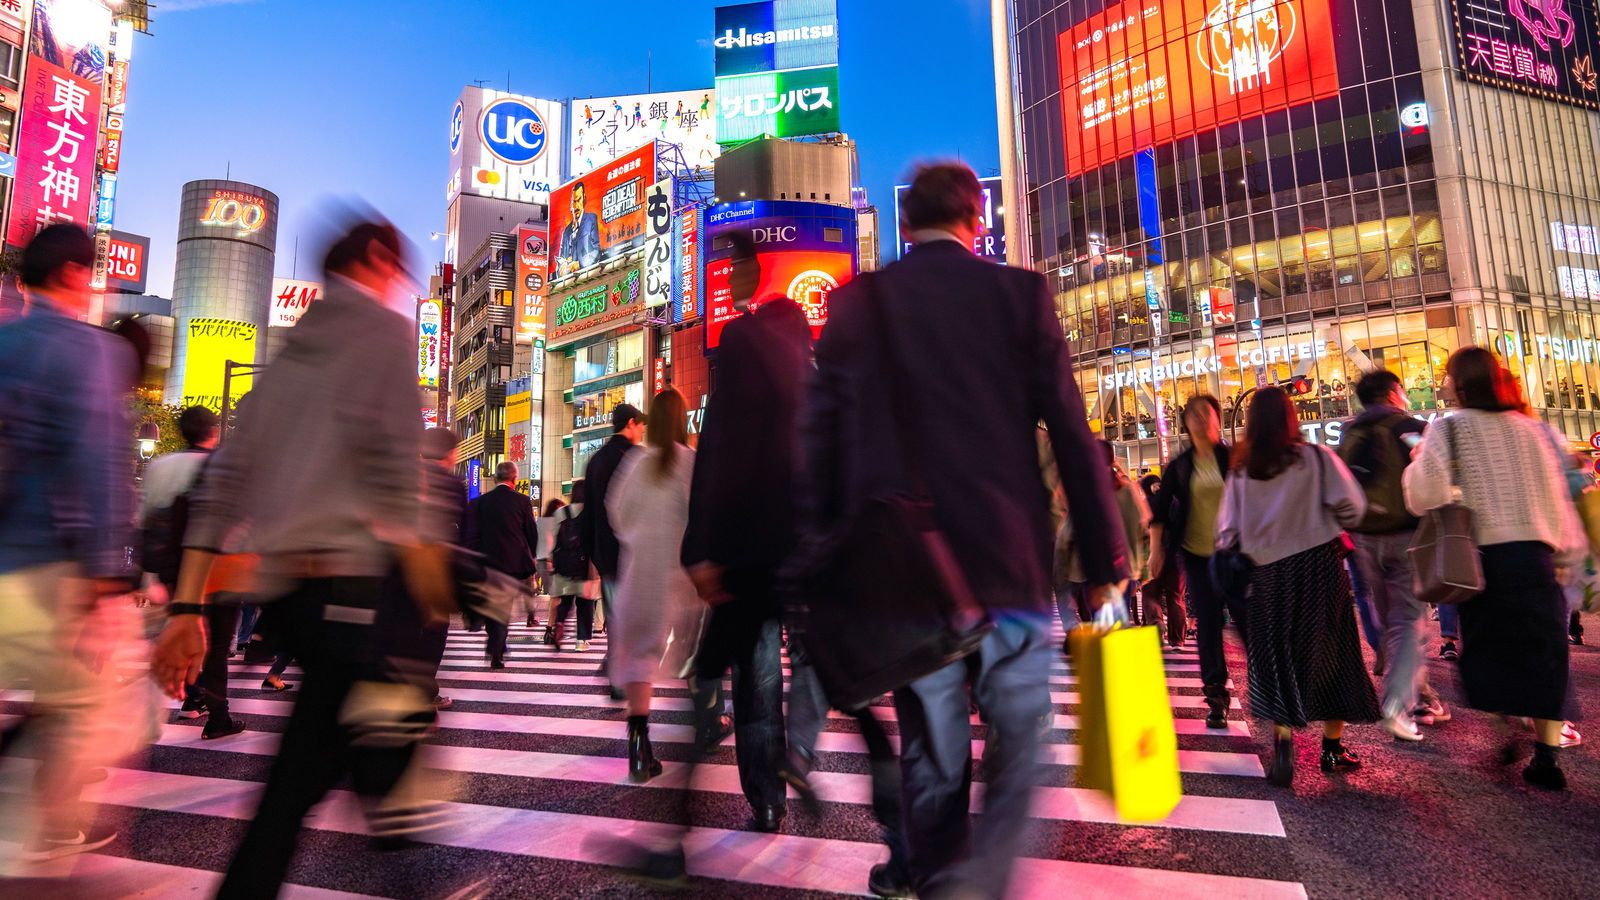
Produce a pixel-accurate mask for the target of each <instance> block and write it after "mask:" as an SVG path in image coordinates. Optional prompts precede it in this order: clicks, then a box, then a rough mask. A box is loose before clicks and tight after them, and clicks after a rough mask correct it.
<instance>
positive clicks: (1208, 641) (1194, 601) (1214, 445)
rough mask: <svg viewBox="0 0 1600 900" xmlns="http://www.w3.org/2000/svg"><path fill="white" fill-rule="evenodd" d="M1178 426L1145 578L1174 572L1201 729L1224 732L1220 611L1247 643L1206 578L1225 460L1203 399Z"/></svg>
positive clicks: (1218, 422)
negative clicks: (1179, 438)
mask: <svg viewBox="0 0 1600 900" xmlns="http://www.w3.org/2000/svg"><path fill="white" fill-rule="evenodd" d="M1183 426H1184V430H1186V431H1187V432H1188V433H1189V449H1187V450H1185V451H1184V452H1182V453H1180V454H1178V455H1177V456H1176V457H1174V458H1173V460H1172V462H1170V463H1168V464H1167V471H1166V474H1164V475H1163V476H1162V478H1161V490H1160V492H1159V493H1158V494H1157V495H1156V506H1155V509H1154V510H1152V515H1151V520H1150V544H1151V555H1150V578H1151V580H1154V581H1160V580H1162V579H1163V577H1168V578H1170V577H1171V575H1170V574H1169V570H1171V569H1181V570H1182V574H1183V581H1184V585H1185V588H1186V590H1187V592H1188V604H1187V605H1188V613H1189V615H1192V616H1194V619H1195V642H1196V643H1197V644H1198V645H1199V650H1200V680H1201V682H1202V684H1203V686H1204V690H1205V697H1206V705H1207V706H1209V707H1210V713H1209V714H1208V715H1207V716H1206V727H1207V728H1224V727H1226V726H1227V724H1228V720H1227V717H1228V707H1229V706H1230V705H1231V703H1232V701H1233V696H1232V694H1231V693H1230V692H1229V690H1228V662H1227V659H1226V657H1225V656H1224V655H1223V651H1222V625H1223V619H1224V617H1223V610H1224V608H1226V609H1227V611H1228V612H1230V613H1232V614H1233V621H1234V624H1236V625H1238V626H1239V637H1240V638H1242V639H1243V640H1244V641H1245V643H1246V644H1248V643H1249V641H1250V636H1249V634H1248V631H1249V627H1248V626H1249V620H1248V617H1247V615H1246V611H1245V609H1244V606H1243V605H1242V604H1240V603H1238V602H1237V601H1235V600H1234V599H1232V598H1228V597H1224V596H1222V594H1221V593H1220V592H1218V591H1216V590H1213V589H1212V586H1211V576H1210V575H1209V574H1208V572H1209V570H1210V565H1211V554H1212V552H1213V551H1214V550H1215V549H1216V544H1217V510H1218V508H1219V507H1220V506H1221V503H1222V487H1223V482H1224V476H1225V475H1226V473H1227V471H1228V465H1229V463H1230V462H1231V460H1232V456H1231V451H1230V450H1229V448H1228V445H1226V444H1224V443H1222V404H1220V403H1218V402H1217V398H1215V397H1212V396H1210V395H1208V394H1195V395H1194V396H1193V397H1190V398H1189V400H1188V402H1187V403H1185V404H1184V405H1183ZM1168 583H1170V582H1168Z"/></svg>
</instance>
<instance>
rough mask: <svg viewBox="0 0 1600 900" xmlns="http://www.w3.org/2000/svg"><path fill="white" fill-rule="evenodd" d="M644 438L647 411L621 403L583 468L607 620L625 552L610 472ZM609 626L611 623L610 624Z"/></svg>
mask: <svg viewBox="0 0 1600 900" xmlns="http://www.w3.org/2000/svg"><path fill="white" fill-rule="evenodd" d="M642 440H644V413H642V412H640V411H639V408H638V407H637V406H634V405H633V404H631V403H619V404H617V405H616V408H614V409H612V410H611V440H609V441H606V444H605V446H604V447H601V448H600V449H599V450H597V451H595V454H594V456H592V457H590V458H589V466H588V468H587V469H585V470H584V473H583V480H584V484H585V485H586V486H587V487H586V488H585V492H586V498H585V502H584V504H583V513H582V518H581V519H579V522H578V527H579V531H580V533H581V534H582V535H583V549H584V552H585V553H587V554H588V555H589V559H590V560H591V561H593V563H594V568H595V571H597V572H599V573H600V606H601V609H603V610H604V611H605V617H606V621H608V622H609V621H610V620H611V598H612V596H613V595H614V594H615V593H616V589H617V562H618V557H619V556H620V555H621V553H622V549H621V547H620V546H619V545H618V544H617V535H616V532H614V531H612V530H611V520H610V518H609V517H608V516H607V515H606V494H607V492H608V491H609V490H610V489H611V476H612V475H615V474H616V472H617V467H619V466H621V465H622V458H623V457H624V456H627V455H628V453H630V452H631V451H632V450H633V449H634V448H636V447H638V446H639V442H640V441H642ZM608 627H609V626H608ZM610 648H611V644H610V642H609V641H608V642H607V643H606V658H605V660H604V661H603V662H602V663H601V665H600V674H602V675H604V674H605V673H606V672H608V671H610V668H611V649H610ZM611 697H612V699H614V700H621V699H622V692H621V691H619V690H617V688H616V687H612V689H611Z"/></svg>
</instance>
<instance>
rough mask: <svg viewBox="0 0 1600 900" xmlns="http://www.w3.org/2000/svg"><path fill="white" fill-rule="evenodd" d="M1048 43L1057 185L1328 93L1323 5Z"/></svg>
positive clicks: (1090, 26) (1080, 30)
mask: <svg viewBox="0 0 1600 900" xmlns="http://www.w3.org/2000/svg"><path fill="white" fill-rule="evenodd" d="M1057 43H1058V45H1059V58H1060V67H1061V68H1060V78H1061V102H1062V107H1063V108H1062V127H1063V129H1064V131H1065V141H1064V143H1065V147H1066V163H1067V176H1068V177H1073V176H1076V175H1080V174H1082V173H1084V172H1087V171H1089V170H1090V169H1094V168H1096V167H1098V166H1101V165H1104V164H1106V163H1109V162H1114V161H1116V160H1119V159H1122V158H1124V157H1128V156H1132V155H1133V154H1134V153H1135V152H1136V151H1138V150H1140V149H1143V148H1145V147H1150V146H1155V145H1160V144H1166V143H1169V142H1171V141H1175V140H1177V139H1179V138H1183V137H1188V136H1189V135H1192V134H1197V133H1199V132H1202V131H1208V130H1210V129H1213V128H1217V127H1219V126H1222V125H1226V124H1229V123H1231V122H1238V121H1240V120H1242V119H1248V118H1253V117H1256V116H1260V115H1263V114H1265V113H1269V112H1273V111H1276V110H1280V109H1287V108H1289V107H1291V106H1298V105H1300V104H1303V103H1309V102H1311V101H1313V100H1320V99H1322V98H1324V97H1332V96H1334V95H1336V94H1338V92H1339V72H1338V69H1337V67H1336V64H1335V60H1334V49H1333V28H1332V24H1331V20H1330V18H1329V13H1328V0H1276V2H1274V0H1254V2H1247V0H1221V2H1218V0H1123V2H1121V3H1116V4H1113V5H1112V6H1110V7H1108V8H1106V9H1105V11H1103V12H1101V13H1098V14H1097V15H1094V16H1091V17H1089V18H1087V19H1085V20H1083V21H1081V22H1079V23H1077V24H1076V25H1073V26H1072V27H1071V28H1069V29H1067V30H1066V31H1063V32H1061V34H1060V36H1059V37H1058V39H1057ZM718 87H719V89H720V87H721V85H718Z"/></svg>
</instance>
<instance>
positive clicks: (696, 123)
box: [568, 88, 719, 175]
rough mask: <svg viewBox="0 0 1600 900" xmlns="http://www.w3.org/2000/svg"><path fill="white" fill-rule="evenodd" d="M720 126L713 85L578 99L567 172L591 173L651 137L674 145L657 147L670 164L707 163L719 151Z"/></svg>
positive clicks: (693, 165) (691, 167)
mask: <svg viewBox="0 0 1600 900" xmlns="http://www.w3.org/2000/svg"><path fill="white" fill-rule="evenodd" d="M716 125H717V108H716V92H715V91H713V90H711V89H710V88H707V89H705V90H701V91H675V92H672V93H665V94H632V95H629V96H626V97H594V98H590V99H588V100H574V101H572V141H571V164H572V167H571V169H569V170H568V171H570V172H571V173H572V174H573V175H581V174H583V173H584V172H589V171H592V170H593V169H594V168H595V167H597V166H603V165H605V164H606V163H609V162H611V161H612V160H614V159H616V158H617V157H619V156H621V155H623V154H624V153H628V152H629V151H632V150H637V149H639V148H640V147H643V146H644V145H645V144H648V143H650V142H651V141H652V140H654V141H659V142H661V144H663V145H670V146H662V147H660V148H659V150H658V153H659V155H660V157H661V162H662V163H663V164H666V165H668V166H669V167H673V168H675V167H678V166H680V165H681V166H682V167H683V168H686V169H689V170H694V169H699V168H702V167H705V166H709V165H711V163H712V162H713V161H714V160H716V158H717V153H718V152H719V148H718V147H717V132H716ZM677 154H682V158H681V159H678V158H677Z"/></svg>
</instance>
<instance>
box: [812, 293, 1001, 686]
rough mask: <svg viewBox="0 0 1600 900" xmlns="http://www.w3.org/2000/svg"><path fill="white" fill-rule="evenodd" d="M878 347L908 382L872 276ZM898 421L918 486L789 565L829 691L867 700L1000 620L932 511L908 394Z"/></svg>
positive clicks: (868, 297)
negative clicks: (982, 598) (975, 586)
mask: <svg viewBox="0 0 1600 900" xmlns="http://www.w3.org/2000/svg"><path fill="white" fill-rule="evenodd" d="M862 300H863V302H866V303H869V304H871V307H870V308H871V311H872V317H871V321H872V327H873V328H874V329H875V330H876V331H877V341H876V342H875V343H876V347H875V349H876V351H877V353H878V355H879V359H880V360H881V361H882V365H883V366H884V367H885V368H886V369H887V374H888V377H887V378H885V379H884V381H883V384H884V385H885V386H886V387H887V389H888V390H889V391H891V392H896V393H897V392H898V391H899V390H900V389H901V387H902V382H901V377H900V371H901V370H900V366H899V365H898V363H897V360H896V357H895V353H894V344H893V341H891V340H890V338H889V334H890V333H889V330H888V324H887V323H888V318H887V315H886V313H885V310H884V309H883V297H882V296H881V295H880V294H879V292H878V291H877V290H876V284H875V283H874V282H873V281H869V282H868V284H867V290H866V292H865V294H864V296H863V298H862ZM890 406H891V408H892V409H893V410H894V427H895V428H896V430H897V431H898V432H899V434H898V435H897V438H898V441H897V443H898V444H899V445H900V455H901V458H902V463H903V466H904V471H905V472H906V473H907V474H908V475H909V478H910V484H911V488H910V490H904V491H903V490H899V489H891V490H885V491H881V492H879V493H876V494H873V495H872V496H870V497H868V498H867V500H866V501H865V502H864V503H863V504H862V505H861V506H860V508H859V509H858V510H856V511H855V512H854V513H853V514H852V515H851V516H850V517H849V518H847V519H846V520H845V521H844V522H843V523H842V524H841V525H840V526H839V527H838V528H836V529H834V531H833V532H832V533H830V534H828V535H826V536H824V537H822V538H821V539H820V540H819V541H816V542H814V543H813V545H811V546H809V547H803V548H802V550H801V551H800V553H799V554H798V555H797V557H796V559H795V560H794V561H792V562H791V564H790V566H788V567H787V571H786V573H785V578H786V581H788V588H787V590H788V591H789V593H790V609H789V612H790V616H789V621H790V623H791V626H792V627H793V629H794V630H797V631H798V632H799V636H800V639H801V641H802V643H803V646H804V650H805V654H806V656H807V658H808V659H809V660H810V662H811V665H812V666H813V667H814V668H815V670H816V673H817V677H818V679H819V680H820V681H821V682H822V687H823V690H824V691H825V692H826V693H827V696H828V701H829V702H830V703H831V704H833V706H835V707H837V708H839V709H843V710H854V709H860V708H861V707H864V706H866V705H867V704H868V703H870V702H872V700H874V699H876V698H877V697H880V696H882V695H883V694H886V693H889V692H891V691H894V690H896V689H898V688H902V687H905V686H906V685H908V684H910V683H911V682H913V681H916V680H917V679H919V678H922V677H923V676H926V675H931V674H932V673H934V672H936V671H938V670H940V669H942V668H944V667H945V666H948V665H950V664H951V663H953V662H956V661H958V660H961V659H964V658H965V657H967V656H969V655H971V654H972V653H973V652H975V651H976V650H977V649H978V646H979V644H981V643H982V642H983V639H984V637H985V636H987V635H988V634H989V632H990V631H992V630H993V629H994V622H993V620H991V619H990V618H989V616H988V614H987V613H986V612H985V611H984V609H983V607H982V605H981V604H979V603H978V601H977V599H976V596H975V595H974V594H973V592H972V588H971V586H970V585H969V584H968V583H967V579H966V575H965V573H964V572H962V570H961V568H960V566H959V565H958V564H957V562H956V557H955V553H954V552H953V551H952V550H951V548H950V545H949V542H948V541H947V539H946V538H945V535H944V534H943V533H942V532H941V531H940V530H939V526H938V524H937V523H936V521H935V519H934V507H933V501H932V499H931V496H930V494H929V491H928V480H927V472H926V470H925V469H924V468H923V466H922V461H921V459H920V458H919V456H918V453H917V451H916V437H915V435H916V431H915V430H914V429H913V428H912V427H911V423H910V422H909V421H908V420H907V417H906V415H905V408H906V406H905V404H904V403H898V402H894V398H893V397H891V402H890Z"/></svg>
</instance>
